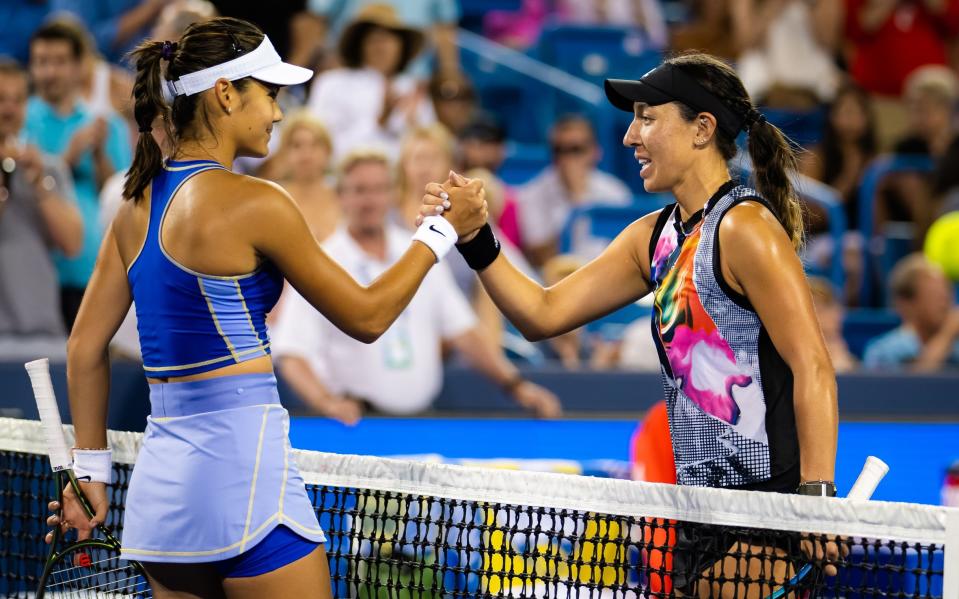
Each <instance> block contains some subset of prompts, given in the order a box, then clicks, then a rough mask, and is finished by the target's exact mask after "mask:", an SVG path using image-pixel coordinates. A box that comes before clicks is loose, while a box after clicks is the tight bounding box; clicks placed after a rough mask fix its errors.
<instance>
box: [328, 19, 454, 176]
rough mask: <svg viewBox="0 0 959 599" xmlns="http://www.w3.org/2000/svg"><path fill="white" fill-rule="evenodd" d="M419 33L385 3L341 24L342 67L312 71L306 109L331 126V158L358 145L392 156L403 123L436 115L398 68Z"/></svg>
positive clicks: (419, 87) (414, 50) (417, 44)
mask: <svg viewBox="0 0 959 599" xmlns="http://www.w3.org/2000/svg"><path fill="white" fill-rule="evenodd" d="M423 39H424V38H423V33H422V32H421V31H419V30H417V29H412V28H409V27H407V26H406V25H404V24H403V23H402V22H401V21H400V20H399V18H398V17H397V15H396V11H395V10H394V9H393V8H392V7H391V6H389V5H385V4H371V5H368V6H366V7H364V8H363V9H362V10H361V11H360V12H359V13H358V14H357V16H356V18H355V19H354V20H353V22H352V23H350V25H349V26H348V27H346V29H344V31H343V35H342V37H341V38H340V44H339V51H340V58H341V60H342V63H343V65H344V68H338V69H332V70H329V71H325V72H323V73H321V74H320V75H319V76H317V77H316V78H315V79H314V80H313V87H312V89H311V91H310V99H309V109H310V111H311V112H312V113H313V114H314V115H315V116H316V117H318V118H319V119H320V120H322V121H323V122H324V123H326V124H327V126H328V127H329V129H330V134H331V136H332V137H333V148H334V158H336V159H340V158H342V157H343V156H345V155H346V154H348V153H349V152H350V151H351V150H353V149H356V148H359V147H363V148H369V147H376V148H377V149H380V150H382V151H384V152H386V154H387V155H388V156H389V157H391V158H395V157H396V155H397V153H398V151H399V138H400V137H401V136H402V135H403V133H404V132H405V131H406V130H407V129H408V128H410V127H412V126H415V125H426V124H429V123H432V122H434V121H436V113H435V112H434V111H433V106H432V103H431V101H430V98H429V94H428V93H427V90H426V85H425V84H422V83H419V82H417V81H416V80H415V79H413V78H412V77H410V76H408V75H404V74H403V71H404V69H406V67H407V65H408V64H409V62H410V60H412V59H413V57H415V56H416V55H417V54H418V53H419V51H420V50H421V49H422V47H423Z"/></svg>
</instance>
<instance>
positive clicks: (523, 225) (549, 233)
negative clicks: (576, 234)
mask: <svg viewBox="0 0 959 599" xmlns="http://www.w3.org/2000/svg"><path fill="white" fill-rule="evenodd" d="M550 147H551V150H552V153H553V164H552V165H551V166H548V167H546V169H544V170H543V172H541V173H540V174H539V175H537V176H536V178H534V179H533V180H532V181H530V182H529V183H527V184H526V185H524V186H523V187H522V188H520V190H519V224H520V232H521V236H520V237H521V240H522V243H523V251H524V252H525V253H526V256H527V257H528V258H529V260H530V262H532V263H533V265H534V266H537V267H539V266H542V265H543V264H545V262H546V261H547V260H549V259H550V258H552V257H553V256H555V255H556V254H557V253H558V250H559V236H560V233H562V231H563V226H564V225H565V224H566V220H567V219H568V218H569V215H570V212H572V210H573V208H575V207H577V206H584V205H587V204H614V205H628V204H629V203H630V202H631V201H632V197H633V196H632V194H631V193H630V191H629V188H628V187H626V184H625V183H623V182H622V181H620V180H619V179H617V178H616V177H614V176H613V175H610V174H609V173H604V172H603V171H601V170H599V169H598V168H597V167H596V165H597V164H599V160H600V158H601V157H602V153H601V150H600V147H599V144H597V143H596V134H595V132H594V131H593V125H592V123H590V122H589V119H587V118H586V117H584V116H580V115H567V116H563V117H560V118H559V119H558V120H557V121H556V123H555V124H554V125H553V129H552V131H551V132H550Z"/></svg>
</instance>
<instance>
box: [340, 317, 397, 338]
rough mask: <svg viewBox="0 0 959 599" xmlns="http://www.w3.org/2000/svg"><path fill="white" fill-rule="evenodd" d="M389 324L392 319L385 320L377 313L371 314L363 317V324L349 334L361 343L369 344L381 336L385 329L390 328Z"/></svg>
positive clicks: (391, 322)
mask: <svg viewBox="0 0 959 599" xmlns="http://www.w3.org/2000/svg"><path fill="white" fill-rule="evenodd" d="M391 324H393V321H392V320H387V319H385V318H383V317H382V316H379V315H376V316H371V317H369V318H365V319H364V320H363V324H361V325H360V326H358V327H357V328H356V329H355V330H354V331H353V332H351V333H350V336H351V337H353V338H354V339H356V340H357V341H359V342H361V343H366V344H367V345H369V344H370V343H373V342H374V341H376V340H377V339H379V338H380V337H382V336H383V334H384V333H385V332H386V330H387V329H389V328H390V325H391Z"/></svg>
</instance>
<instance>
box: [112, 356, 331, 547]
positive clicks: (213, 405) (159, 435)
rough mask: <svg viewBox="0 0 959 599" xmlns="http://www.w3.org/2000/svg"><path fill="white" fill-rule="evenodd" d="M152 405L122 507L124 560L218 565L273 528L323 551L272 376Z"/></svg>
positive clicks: (157, 399)
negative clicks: (281, 527)
mask: <svg viewBox="0 0 959 599" xmlns="http://www.w3.org/2000/svg"><path fill="white" fill-rule="evenodd" d="M150 404H151V415H150V417H149V418H147V428H146V432H145V434H144V437H143V445H142V447H141V448H140V453H139V454H138V456H137V461H136V465H135V466H134V468H133V475H132V478H131V479H130V488H129V491H128V493H127V498H126V513H125V515H124V520H123V535H122V539H121V544H122V546H123V548H122V554H123V557H125V558H128V559H135V560H140V561H144V562H212V561H218V560H223V559H227V558H231V557H235V556H237V555H239V554H241V553H243V552H244V551H246V550H248V549H250V548H252V547H253V546H254V545H256V544H257V543H258V542H259V541H261V540H262V539H263V538H264V537H265V536H266V535H267V534H268V533H269V532H270V531H271V530H273V529H274V528H276V526H278V525H280V524H283V525H285V526H287V527H289V528H290V529H291V530H293V531H294V532H296V533H298V534H300V535H302V536H303V537H304V538H306V539H309V540H311V541H316V542H320V543H322V542H325V540H326V538H325V537H324V535H323V531H322V530H321V529H320V526H319V523H318V522H317V519H316V513H315V512H314V511H313V506H312V504H311V503H310V500H309V497H308V496H307V494H306V489H305V488H304V485H303V479H302V478H301V477H300V473H299V471H298V470H297V468H296V464H295V463H294V461H293V456H292V454H291V449H290V442H289V436H288V433H289V415H288V414H287V412H286V410H285V409H283V407H282V406H281V405H280V398H279V395H278V394H277V390H276V378H275V377H274V376H273V375H271V374H244V375H237V376H226V377H220V378H215V379H209V380H203V381H189V382H182V383H162V384H152V385H150Z"/></svg>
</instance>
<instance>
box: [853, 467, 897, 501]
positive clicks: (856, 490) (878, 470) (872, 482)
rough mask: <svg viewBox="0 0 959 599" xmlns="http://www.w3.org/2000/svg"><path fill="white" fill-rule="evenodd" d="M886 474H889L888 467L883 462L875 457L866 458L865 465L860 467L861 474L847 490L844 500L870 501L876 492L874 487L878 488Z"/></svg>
mask: <svg viewBox="0 0 959 599" xmlns="http://www.w3.org/2000/svg"><path fill="white" fill-rule="evenodd" d="M887 472H889V466H888V465H887V464H886V463H885V462H883V461H882V460H880V459H879V458H877V457H876V456H869V457H868V458H866V465H865V466H863V467H862V472H860V473H859V478H857V479H856V482H855V484H853V486H852V488H851V489H849V493H848V494H847V495H846V498H847V499H860V500H867V499H870V498H871V497H872V494H873V493H874V492H875V491H876V487H878V486H879V481H881V480H882V479H883V477H884V476H886V473H887Z"/></svg>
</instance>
